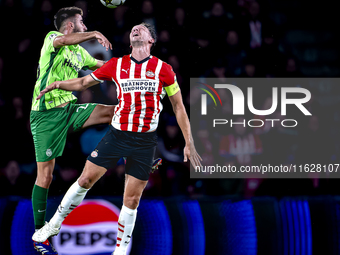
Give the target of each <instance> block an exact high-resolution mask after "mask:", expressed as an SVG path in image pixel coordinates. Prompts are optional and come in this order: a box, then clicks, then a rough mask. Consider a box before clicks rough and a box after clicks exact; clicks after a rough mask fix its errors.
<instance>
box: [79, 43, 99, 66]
mask: <svg viewBox="0 0 340 255" xmlns="http://www.w3.org/2000/svg"><path fill="white" fill-rule="evenodd" d="M82 55H83V57H84V58H85V63H84V66H83V68H82V69H83V70H87V69H89V68H91V67H93V66H95V65H96V64H97V62H98V60H97V59H95V58H94V57H92V56H91V55H90V53H88V52H87V50H85V49H84V48H82Z"/></svg>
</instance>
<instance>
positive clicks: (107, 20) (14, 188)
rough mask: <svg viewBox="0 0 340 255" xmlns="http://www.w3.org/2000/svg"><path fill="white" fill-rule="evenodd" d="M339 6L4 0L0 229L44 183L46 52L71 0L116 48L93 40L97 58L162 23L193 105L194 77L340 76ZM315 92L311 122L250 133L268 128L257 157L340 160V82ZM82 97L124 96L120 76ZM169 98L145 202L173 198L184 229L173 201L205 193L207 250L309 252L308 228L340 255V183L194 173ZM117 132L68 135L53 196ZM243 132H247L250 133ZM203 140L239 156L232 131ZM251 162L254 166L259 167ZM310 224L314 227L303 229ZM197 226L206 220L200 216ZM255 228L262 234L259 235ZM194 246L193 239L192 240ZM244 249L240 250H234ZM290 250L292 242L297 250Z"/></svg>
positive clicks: (118, 176) (104, 189)
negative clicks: (39, 80) (35, 103)
mask: <svg viewBox="0 0 340 255" xmlns="http://www.w3.org/2000/svg"><path fill="white" fill-rule="evenodd" d="M335 3H336V2H334V1H330V0H325V1H322V2H313V1H301V0H300V1H293V0H289V1H284V0H280V1H269V0H268V1H258V2H256V1H246V0H233V1H222V2H218V1H208V2H206V1H180V0H177V1H155V0H152V1H150V0H147V1H133V0H127V2H126V3H125V4H124V5H123V6H121V7H119V8H117V9H116V10H112V9H107V8H105V7H104V6H103V5H102V4H101V3H100V2H99V1H66V0H61V1H51V0H44V1H41V0H30V1H27V0H22V1H19V0H1V1H0V22H1V23H0V24H1V47H0V116H1V125H0V134H1V146H0V147H1V148H0V196H1V197H3V200H1V203H2V205H4V206H3V207H0V209H1V214H2V216H3V217H2V218H3V219H6V220H4V221H3V224H2V225H1V230H2V233H6V236H7V233H8V228H9V224H10V220H8V219H11V217H13V212H14V210H15V206H16V203H17V202H18V201H19V199H21V198H27V199H30V196H31V190H32V187H33V184H34V181H35V177H36V163H35V155H34V147H33V140H32V136H31V133H30V130H29V113H30V107H31V98H32V93H33V87H34V83H35V79H36V69H37V65H38V60H39V53H40V49H41V47H42V43H43V40H44V37H45V35H46V34H47V33H48V32H49V31H51V30H54V29H55V28H54V27H53V16H54V14H55V13H56V12H57V10H58V9H59V8H62V7H65V6H71V5H76V6H80V7H82V8H83V10H84V18H85V24H86V26H87V27H88V29H89V30H98V31H100V32H102V33H103V34H104V35H105V36H106V37H107V38H108V39H109V40H110V41H111V42H112V44H113V46H114V50H113V51H112V52H111V55H110V56H106V55H105V54H106V53H105V52H102V51H101V49H99V50H98V49H96V48H95V47H94V46H95V45H96V43H94V44H87V46H86V47H87V49H88V50H89V51H90V52H91V54H93V55H94V56H96V57H98V58H101V57H102V58H103V59H105V60H107V58H108V57H112V56H115V57H119V56H122V55H123V54H128V53H129V42H128V40H127V39H128V37H127V34H128V32H129V31H130V29H131V28H132V26H133V25H135V24H138V23H140V22H142V21H148V22H151V23H154V24H155V26H156V29H157V33H158V36H159V39H158V42H157V44H156V47H155V49H154V50H153V51H152V54H153V55H155V56H157V57H159V58H161V59H162V60H164V61H166V62H168V63H169V64H171V65H172V66H173V68H174V71H175V72H176V74H177V78H178V81H179V84H180V86H181V91H182V95H183V100H184V103H185V106H186V107H187V111H188V112H189V106H190V104H194V103H195V99H197V98H196V97H197V95H196V94H195V93H192V91H189V83H190V77H201V78H207V77H215V78H216V77H218V78H220V79H221V80H223V78H224V77H242V78H246V77H250V78H254V77H338V76H339V73H340V66H339V48H338V45H339V37H338V24H339V22H338V19H337V17H338V16H339V15H338V9H337V8H336V5H335ZM84 47H85V46H84ZM81 75H83V73H81ZM311 89H312V93H313V95H315V97H314V98H313V100H312V104H311V105H309V106H310V107H311V108H310V110H311V111H312V114H313V116H312V117H310V118H308V119H306V121H305V123H303V124H302V126H301V129H299V130H294V132H291V133H285V132H282V130H279V129H276V128H275V129H269V130H266V133H262V134H256V133H255V134H248V135H255V136H257V141H258V143H257V147H256V149H257V150H258V151H257V153H256V156H260V157H263V158H265V159H268V158H271V159H273V161H275V162H277V163H281V162H292V163H298V162H306V163H311V162H310V160H311V159H313V161H315V162H316V163H319V161H322V162H326V163H338V162H339V138H340V137H339V127H340V125H339V124H340V123H339V121H340V114H339V98H338V96H337V95H339V93H338V91H339V88H338V86H323V85H320V86H314V87H312V88H311ZM77 96H78V98H79V100H78V103H82V102H84V103H85V102H101V103H106V104H115V103H117V102H116V98H115V89H114V87H113V86H112V84H111V83H105V84H103V85H101V86H98V87H95V88H93V89H91V90H88V91H85V92H82V93H80V94H79V93H78V94H77ZM265 99H266V97H265V95H261V96H260V97H259V99H258V100H259V103H260V104H261V103H263V102H264V100H265ZM163 104H164V109H163V113H162V114H161V118H160V125H159V128H158V135H159V145H158V151H157V156H158V157H162V158H163V159H164V163H163V166H161V167H160V169H159V171H157V172H156V173H154V174H152V175H151V176H150V181H149V184H148V186H147V188H146V190H145V192H144V198H145V199H148V198H162V199H164V201H168V202H167V203H168V205H167V209H168V210H169V214H170V217H174V218H173V219H175V220H174V221H173V223H172V224H173V225H172V227H173V229H179V231H178V232H179V233H182V232H181V227H182V225H181V226H180V224H179V223H178V222H177V223H176V221H177V219H178V217H177V216H174V215H177V214H174V213H173V210H171V206H170V205H169V204H170V202H171V199H172V198H175V197H185V198H197V199H199V201H200V209H201V210H202V214H203V220H204V227H205V231H206V237H208V236H212V237H213V238H210V239H208V238H207V239H206V243H205V245H206V254H226V253H227V254H241V253H239V251H240V249H241V250H242V249H243V248H242V247H245V246H244V245H246V244H249V249H248V250H246V251H245V252H243V253H242V254H255V253H256V251H257V252H258V254H302V251H301V253H298V251H296V250H295V251H296V252H295V253H294V249H298V248H297V247H298V245H299V244H300V241H301V240H300V239H298V236H299V233H300V236H301V238H302V234H301V233H305V234H306V235H307V236H312V239H313V245H312V246H313V254H339V248H338V247H339V245H338V236H339V233H340V231H339V229H338V225H339V223H338V222H339V216H338V215H339V208H340V207H339V205H338V199H337V198H336V196H335V195H338V194H339V181H338V180H328V179H319V178H318V177H317V176H312V177H308V178H306V179H302V180H301V179H296V180H293V179H280V180H258V179H251V178H249V179H242V180H233V179H230V180H228V179H216V180H191V179H190V178H189V165H188V164H184V163H182V150H183V146H184V141H183V138H182V135H181V132H180V130H179V128H178V126H177V123H176V120H175V118H174V116H173V112H172V109H171V105H170V103H169V100H168V99H167V98H165V99H164V100H163ZM324 124H326V125H324ZM106 128H107V127H106V126H97V127H93V128H89V129H87V130H84V131H82V132H79V133H74V134H70V135H69V137H68V141H67V144H66V148H65V151H64V155H63V156H62V157H60V158H58V159H57V165H56V168H55V172H54V180H53V182H52V185H51V188H50V191H49V195H50V197H54V196H61V195H63V194H64V192H65V191H66V190H67V188H68V187H69V186H70V185H71V184H72V183H73V182H74V181H75V180H76V178H77V177H78V176H79V175H80V173H81V171H82V167H83V165H84V163H85V160H86V157H87V155H88V154H89V153H90V152H91V150H93V148H94V147H95V146H96V144H97V142H98V141H99V140H100V138H101V137H102V136H103V135H104V133H105V130H106ZM225 135H235V134H234V133H233V134H225ZM240 136H241V138H244V134H241V135H240ZM195 139H196V140H195V142H196V143H197V144H200V145H202V146H200V148H202V147H203V148H204V150H202V151H199V153H200V154H201V155H202V157H203V158H204V160H205V162H209V161H210V162H214V158H213V155H214V153H213V148H214V150H216V149H217V151H218V153H222V155H223V157H225V159H226V160H225V163H226V164H228V163H232V162H233V161H234V160H235V155H233V154H232V153H230V151H228V148H227V147H226V143H223V140H222V139H221V140H218V142H219V143H218V144H214V143H215V142H216V138H215V140H214V139H212V138H211V137H210V138H209V134H206V133H201V134H197V138H196V134H195ZM274 141H275V143H274ZM275 144H279V145H280V146H275ZM213 145H216V146H215V147H214V146H213ZM246 158H250V159H252V160H253V159H254V158H255V155H253V154H252V153H250V154H249V155H246ZM252 160H251V161H250V162H249V161H246V162H243V164H250V163H251V162H253V161H252ZM238 163H241V164H242V162H238ZM320 163H321V162H320ZM123 178H124V164H122V162H120V164H119V165H117V167H115V168H114V169H110V170H109V171H108V172H107V174H105V176H104V178H102V179H101V180H100V181H99V183H98V184H96V185H95V186H94V187H93V189H91V191H90V192H89V194H88V196H89V197H90V196H98V195H100V196H103V195H105V196H121V195H122V192H123ZM321 195H322V197H320V196H321ZM17 196H19V197H17ZM264 196H270V198H268V199H267V198H265V197H264ZM324 196H326V197H327V199H325V198H324ZM284 197H286V198H284ZM287 197H288V198H287ZM244 198H252V200H251V203H252V204H250V203H249V201H248V200H245V201H241V202H239V203H237V202H236V201H238V200H240V199H244ZM283 198H284V199H283ZM167 199H168V200H167ZM169 199H170V200H169ZM13 201H14V202H13ZM169 201H170V202H169ZM176 201H177V200H176ZM230 201H233V202H235V203H231V202H230ZM306 201H308V205H309V209H308V210H305V209H301V208H305V207H303V206H305V204H306ZM229 202H230V203H229ZM176 206H177V204H176V205H175V206H174V207H176ZM294 206H295V207H294ZM4 208H5V209H4ZM8 208H9V209H8ZM189 208H190V207H189ZM191 208H194V207H191ZM242 208H243V209H242ZM292 208H293V209H292ZM294 208H295V209H294ZM296 208H298V209H296ZM309 210H310V213H309ZM240 212H242V213H240ZM248 212H252V213H251V214H248ZM294 213H295V214H294ZM231 215H233V217H236V218H233V217H231ZM254 215H255V218H256V226H255V225H254V224H255V220H254ZM292 215H293V216H294V217H293V216H292ZM218 217H220V218H218ZM190 219H191V218H190V217H189V218H188V222H189V223H190ZM216 219H217V220H216ZM246 219H247V220H246ZM292 219H293V220H292ZM308 219H309V220H310V221H311V222H312V227H313V232H311V230H310V229H308V228H306V229H305V228H304V226H305V225H306V226H308V224H307V223H308V222H310V221H308ZM224 220H226V221H228V222H224V223H223V224H224V225H223V226H224V227H221V224H220V221H224ZM287 222H288V223H289V224H288V223H287ZM298 222H299V224H300V226H301V228H303V230H301V231H300V230H299V228H297V225H294V224H298ZM303 222H305V223H306V222H307V223H306V224H305V225H304V223H303ZM5 223H6V224H5ZM189 223H188V224H189ZM241 223H242V225H241ZM286 223H287V224H286ZM176 224H177V225H176ZM190 224H192V225H193V226H195V222H194V221H192V222H191V223H190ZM201 224H203V223H202V222H201ZM249 224H253V225H249ZM225 226H226V227H225ZM250 226H251V227H250ZM255 227H256V231H257V237H256V235H255V234H254V233H255V232H251V233H250V232H249V231H255V230H254V229H255ZM309 227H310V226H309ZM229 230H232V231H236V232H232V231H231V232H230V231H229ZM248 230H249V231H248ZM237 231H238V232H237ZM247 231H248V232H247ZM287 231H288V232H287ZM289 231H291V232H289ZM294 231H295V232H294ZM174 233H175V232H174ZM235 233H238V234H239V235H235ZM247 233H248V234H249V233H250V234H251V238H248V237H249V236H247ZM137 234H140V233H137ZM294 235H295V236H294ZM4 236H5V235H4ZM176 236H177V235H174V238H175V237H176ZM183 236H185V235H184V234H183ZM215 236H219V238H218V239H216V238H215ZM235 236H237V238H236V239H238V240H241V242H240V243H239V244H240V245H241V246H237V245H239V244H237V245H234V246H233V244H235V242H234V241H233V240H234V237H235ZM200 237H202V236H200ZM176 238H177V237H176ZM228 238H229V239H228ZM242 238H243V239H242ZM225 240H229V241H230V242H229V241H228V245H225V242H226V241H225ZM268 240H270V242H268ZM299 240H300V241H299ZM8 241H9V237H8V236H7V237H6V239H3V242H2V245H1V246H3V247H5V244H7V242H8ZM185 243H188V244H190V245H191V244H192V243H191V242H189V241H188V242H185ZM216 243H217V244H216ZM193 244H195V243H193ZM288 244H289V245H288ZM173 245H174V252H175V251H176V250H181V249H184V248H185V249H186V247H187V246H185V245H184V246H183V241H182V240H178V239H174V244H173ZM252 245H254V246H252ZM256 245H257V247H256ZM183 247H184V248H183ZM193 247H195V246H193ZM233 247H234V248H235V247H236V248H235V250H233V251H234V253H232V249H233ZM247 247H248V246H247ZM287 247H288V248H287ZM309 247H311V246H309ZM238 248H240V249H238ZM283 248H284V249H283ZM287 249H290V250H289V252H288V251H287ZM250 251H251V252H250ZM6 254H8V253H6ZM177 254H188V253H187V252H178V253H177ZM305 254H310V253H305ZM195 255H196V254H195Z"/></svg>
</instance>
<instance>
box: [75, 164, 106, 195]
mask: <svg viewBox="0 0 340 255" xmlns="http://www.w3.org/2000/svg"><path fill="white" fill-rule="evenodd" d="M105 172H106V168H104V167H101V166H98V165H96V164H94V163H92V162H91V161H89V160H87V161H86V164H85V167H84V170H83V172H82V173H81V175H80V177H79V180H78V184H79V185H80V186H81V187H83V188H85V189H90V188H91V187H92V186H93V185H94V184H95V183H96V182H97V181H98V180H99V179H100V178H101V177H102V176H103V175H104V174H105Z"/></svg>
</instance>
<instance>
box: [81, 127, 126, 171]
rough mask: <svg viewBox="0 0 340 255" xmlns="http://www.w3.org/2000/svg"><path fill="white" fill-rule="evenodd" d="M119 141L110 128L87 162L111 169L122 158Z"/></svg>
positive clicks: (122, 153) (122, 152)
mask: <svg viewBox="0 0 340 255" xmlns="http://www.w3.org/2000/svg"><path fill="white" fill-rule="evenodd" d="M124 156H125V155H124V151H123V150H122V144H121V140H120V139H119V138H118V137H117V136H116V134H115V133H114V132H113V131H112V128H110V129H109V130H108V131H107V132H106V134H105V136H104V137H103V138H102V140H101V141H100V142H99V143H98V145H97V146H96V148H95V149H94V151H92V153H91V154H90V155H89V156H88V157H87V160H88V161H90V162H92V163H93V164H96V165H98V166H101V167H104V168H106V169H109V168H113V167H114V166H115V165H116V163H117V162H118V160H119V159H120V158H122V157H124Z"/></svg>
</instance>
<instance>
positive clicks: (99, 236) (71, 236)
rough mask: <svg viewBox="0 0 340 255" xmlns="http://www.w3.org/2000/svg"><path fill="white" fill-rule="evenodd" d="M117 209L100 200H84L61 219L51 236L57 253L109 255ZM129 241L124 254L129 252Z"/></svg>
mask: <svg viewBox="0 0 340 255" xmlns="http://www.w3.org/2000/svg"><path fill="white" fill-rule="evenodd" d="M119 213H120V210H119V209H118V208H117V207H116V206H115V205H113V204H112V203H110V202H108V201H106V200H103V199H95V200H87V199H85V200H84V201H83V202H82V203H81V204H80V205H78V206H77V207H76V208H75V209H74V210H73V211H72V212H71V213H70V214H69V215H68V216H67V217H66V218H65V220H64V222H63V224H62V226H61V229H60V232H59V234H58V235H57V236H55V237H53V244H54V246H55V248H56V250H57V251H58V252H59V254H68V255H92V254H111V253H112V251H113V250H114V249H115V247H116V242H117V232H118V219H119ZM131 245H132V240H131V242H130V243H129V245H128V249H127V253H126V254H127V255H128V254H130V251H131Z"/></svg>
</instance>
